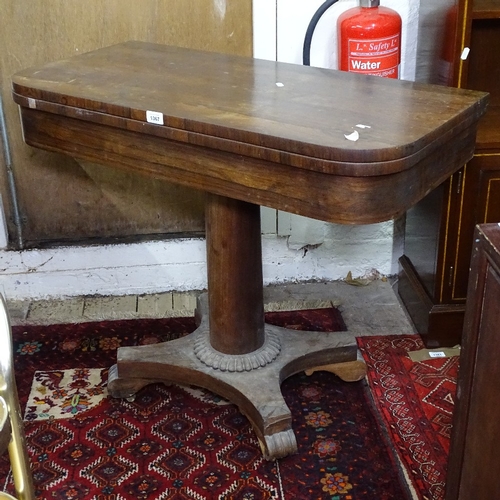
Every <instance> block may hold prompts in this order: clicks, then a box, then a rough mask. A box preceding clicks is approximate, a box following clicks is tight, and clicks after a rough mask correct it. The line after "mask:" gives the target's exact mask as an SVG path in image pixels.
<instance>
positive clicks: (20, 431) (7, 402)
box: [0, 296, 35, 500]
mask: <svg viewBox="0 0 500 500" xmlns="http://www.w3.org/2000/svg"><path fill="white" fill-rule="evenodd" d="M6 448H8V450H9V458H10V463H11V467H12V475H13V478H14V486H15V490H16V497H17V499H18V500H34V499H35V490H34V487H33V479H32V477H31V470H30V462H29V457H28V450H27V448H26V440H25V436H24V427H23V419H22V416H21V409H20V406H19V399H18V396H17V387H16V380H15V378H14V367H13V356H12V335H11V328H10V321H9V316H8V313H7V308H6V306H5V301H4V299H3V297H1V296H0V453H1V452H3V451H5V449H6ZM2 498H14V497H12V496H11V495H9V494H7V493H3V492H0V499H2Z"/></svg>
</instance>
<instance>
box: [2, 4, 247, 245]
mask: <svg viewBox="0 0 500 500" xmlns="http://www.w3.org/2000/svg"><path fill="white" fill-rule="evenodd" d="M27 26H29V29H26V27H27ZM131 39H133V40H144V41H151V42H159V43H166V44H172V45H178V46H182V47H189V48H195V49H203V50H210V51H216V52H223V53H231V54H239V55H251V54H252V2H251V0H243V1H242V0H226V1H225V2H207V1H205V0H169V1H168V2H165V1H161V0H144V1H141V2H136V1H135V0H91V1H88V2H67V1H66V0H64V1H63V0H31V1H30V2H28V3H26V2H16V1H15V0H5V1H4V3H3V6H2V16H0V46H1V47H2V53H1V54H0V76H1V92H2V99H3V105H4V112H5V116H6V128H7V132H8V137H9V144H10V151H11V158H12V165H13V170H14V177H15V181H16V186H17V194H18V201H19V207H20V215H21V218H22V235H23V240H24V245H25V246H27V247H29V246H39V245H41V244H46V243H49V244H57V243H61V242H71V241H74V242H81V241H88V240H92V241H107V240H124V239H127V238H129V239H130V238H136V237H141V236H143V237H155V236H160V235H163V234H165V233H170V234H172V235H177V234H185V233H193V232H199V231H203V230H204V222H203V219H204V217H203V195H202V194H201V193H200V192H198V191H195V190H191V189H189V188H184V187H180V186H174V185H170V184H169V183H167V182H165V181H156V180H154V179H149V178H144V177H142V176H140V175H137V174H134V173H124V172H123V171H118V170H113V169H110V168H109V167H108V168H106V169H103V168H101V166H100V165H98V164H93V163H88V162H83V161H77V160H75V159H73V158H70V157H67V156H63V155H59V154H55V153H47V152H45V151H40V150H35V149H33V148H30V147H28V146H26V145H25V144H24V142H23V140H22V135H21V128H20V123H19V114H18V110H17V106H16V105H15V104H14V102H13V101H12V99H11V96H10V93H11V83H10V78H11V75H12V74H13V73H15V72H16V71H19V70H20V69H22V68H26V67H29V66H33V65H36V64H40V63H43V62H48V61H52V60H58V59H65V58H67V57H71V56H72V55H76V54H79V53H82V52H87V51H90V50H93V49H96V48H99V47H103V46H107V45H112V44H113V43H118V42H122V41H126V40H131ZM0 166H1V172H0V192H1V194H2V198H3V202H4V206H5V209H6V216H7V224H8V228H9V238H10V240H11V245H12V246H15V245H16V244H17V232H16V227H15V224H14V217H13V210H12V200H11V197H10V193H9V188H8V180H7V175H6V168H5V165H4V162H3V157H2V159H1V160H0Z"/></svg>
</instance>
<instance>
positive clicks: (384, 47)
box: [348, 34, 400, 78]
mask: <svg viewBox="0 0 500 500" xmlns="http://www.w3.org/2000/svg"><path fill="white" fill-rule="evenodd" d="M399 44H400V36H399V34H397V35H394V36H390V37H386V38H377V39H371V40H355V39H350V40H349V46H348V47H349V48H348V50H349V71H350V72H352V73H364V74H365V75H377V76H383V77H386V78H398V76H399Z"/></svg>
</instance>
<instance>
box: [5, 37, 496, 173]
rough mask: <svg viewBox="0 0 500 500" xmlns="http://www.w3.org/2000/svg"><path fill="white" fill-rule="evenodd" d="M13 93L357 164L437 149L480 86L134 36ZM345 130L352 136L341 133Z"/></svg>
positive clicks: (479, 100) (26, 76)
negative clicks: (150, 117)
mask: <svg viewBox="0 0 500 500" xmlns="http://www.w3.org/2000/svg"><path fill="white" fill-rule="evenodd" d="M13 91H14V96H15V97H16V96H18V97H19V98H22V99H28V101H29V106H30V107H37V101H43V102H50V103H56V104H58V105H64V106H67V107H71V108H81V109H82V110H86V111H87V112H92V113H99V114H103V115H104V114H105V115H112V116H118V117H124V118H126V119H129V120H134V121H144V122H147V115H146V112H147V111H152V112H155V113H160V114H161V115H162V117H163V125H157V126H163V127H170V128H173V129H177V130H182V131H186V139H185V140H186V142H189V134H190V133H196V134H202V135H204V136H206V137H208V138H210V137H213V138H217V140H218V141H219V142H220V140H225V141H227V142H228V143H229V142H230V143H231V144H232V146H231V147H232V148H233V149H234V150H235V152H238V148H239V147H241V145H251V146H252V147H255V148H256V149H255V151H256V152H255V155H258V154H260V153H258V149H259V148H266V149H268V150H274V151H278V152H279V151H282V152H285V153H287V154H295V155H303V156H304V157H309V158H311V159H320V160H326V161H337V162H350V163H352V164H353V165H354V164H360V165H361V166H362V165H363V164H366V163H370V162H386V163H390V162H391V161H395V160H401V159H405V158H408V157H411V156H412V155H415V154H417V153H418V152H419V151H421V150H423V149H424V148H426V147H428V146H429V145H430V144H434V147H438V146H439V141H440V140H441V138H444V137H445V135H446V133H447V132H450V131H454V132H453V133H455V134H456V133H457V129H464V130H465V129H466V128H468V127H471V126H472V125H473V124H475V123H476V122H477V121H478V119H479V117H480V116H481V115H482V114H483V113H484V110H485V108H486V105H487V100H488V97H487V94H484V93H481V92H475V91H467V90H462V89H454V88H445V87H438V86H430V85H425V84H419V83H414V82H405V81H399V80H391V79H383V78H380V77H367V76H364V75H357V74H352V73H345V72H340V71H334V70H327V69H321V68H314V67H305V66H300V65H293V64H286V63H278V62H272V61H264V60H259V59H252V58H246V57H239V56H234V55H226V54H218V53H210V52H203V51H196V50H190V49H184V48H179V47H173V46H165V45H157V44H151V43H145V42H135V41H131V42H125V43H122V44H118V45H114V46H111V47H106V48H103V49H99V50H96V51H93V52H89V53H86V54H81V55H77V56H74V57H72V58H70V59H66V60H63V61H58V62H54V63H50V64H46V65H43V66H40V67H35V68H30V69H28V70H25V71H22V72H19V73H17V74H16V75H14V77H13ZM18 102H19V101H18ZM82 116H83V115H82ZM360 126H361V127H360ZM354 131H356V132H357V133H358V134H359V138H358V140H356V141H351V140H348V139H347V138H346V137H345V136H346V135H350V134H351V133H352V132H354ZM443 144H444V142H443ZM360 165H357V166H356V165H355V168H358V167H359V166H360ZM353 168H354V167H353ZM401 168H407V167H405V166H404V165H402V166H401ZM382 173H383V172H382ZM354 175H356V173H354Z"/></svg>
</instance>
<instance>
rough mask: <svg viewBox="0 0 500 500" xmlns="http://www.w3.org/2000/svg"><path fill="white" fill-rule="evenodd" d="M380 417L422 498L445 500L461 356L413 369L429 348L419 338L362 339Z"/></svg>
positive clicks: (408, 336) (418, 365)
mask: <svg viewBox="0 0 500 500" xmlns="http://www.w3.org/2000/svg"><path fill="white" fill-rule="evenodd" d="M358 345H359V347H360V349H361V352H362V353H363V357H364V358H365V360H366V363H367V365H368V381H369V385H370V389H371V393H372V395H373V398H374V401H375V405H376V408H377V411H378V413H379V415H380V416H381V418H382V420H383V421H384V423H385V425H384V427H385V428H386V429H388V432H389V433H390V439H391V442H392V443H393V446H394V448H395V449H396V450H397V452H398V456H399V459H400V460H401V462H402V463H403V464H404V466H405V469H406V470H407V473H408V475H409V477H410V480H411V481H412V484H413V486H414V488H415V491H416V492H417V494H418V498H421V499H432V500H441V499H443V498H444V493H445V482H446V463H447V459H448V452H449V445H450V433H451V428H452V412H453V407H454V398H455V391H456V380H457V374H458V362H459V358H458V356H454V357H450V358H433V359H429V360H426V361H420V362H416V363H414V362H413V361H412V360H411V359H410V358H409V356H408V352H409V351H418V350H420V349H423V348H424V345H423V343H422V340H421V338H420V337H419V336H415V335H401V336H397V337H390V336H387V337H361V338H359V339H358Z"/></svg>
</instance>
